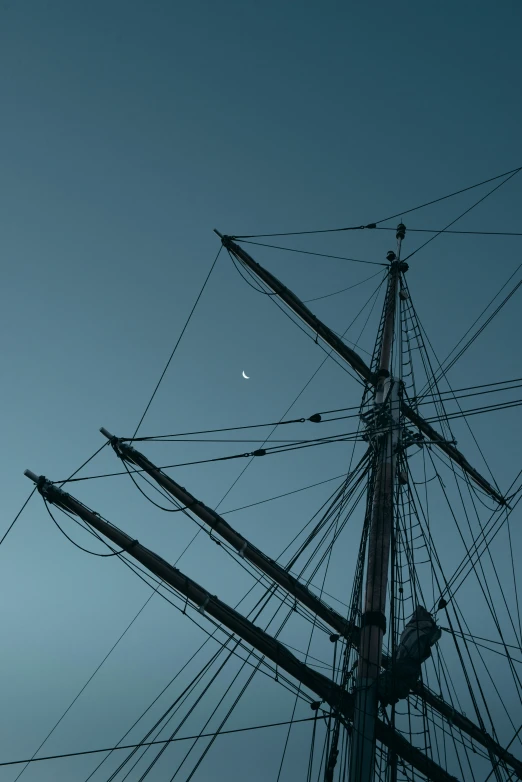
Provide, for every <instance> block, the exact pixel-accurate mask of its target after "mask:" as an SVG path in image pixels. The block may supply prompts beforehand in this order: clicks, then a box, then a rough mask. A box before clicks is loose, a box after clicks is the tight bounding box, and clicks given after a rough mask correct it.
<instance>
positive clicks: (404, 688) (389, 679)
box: [378, 606, 441, 706]
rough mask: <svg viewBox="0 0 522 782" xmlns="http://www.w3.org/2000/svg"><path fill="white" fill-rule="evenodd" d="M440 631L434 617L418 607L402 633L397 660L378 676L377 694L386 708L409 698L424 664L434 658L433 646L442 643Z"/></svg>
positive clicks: (390, 662) (389, 663) (391, 662)
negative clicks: (438, 642)
mask: <svg viewBox="0 0 522 782" xmlns="http://www.w3.org/2000/svg"><path fill="white" fill-rule="evenodd" d="M440 636H441V630H440V628H438V627H437V625H436V624H435V620H434V619H433V617H432V615H431V614H430V613H429V611H427V610H426V609H425V608H423V607H422V606H417V608H416V609H415V611H414V612H413V615H412V617H411V619H410V620H409V622H407V624H406V626H405V628H404V630H403V631H402V633H401V639H400V642H399V646H398V648H397V654H396V655H395V658H394V660H393V661H392V660H391V659H390V660H389V661H388V665H387V670H385V671H384V673H383V674H381V676H380V677H379V682H378V693H379V700H380V701H381V703H382V704H383V706H387V705H388V704H390V703H397V701H398V700H400V699H401V698H407V697H408V693H409V692H410V690H411V689H412V687H414V685H415V684H416V682H417V680H418V678H419V676H420V673H421V665H422V663H423V662H425V660H427V659H428V657H430V655H431V647H432V646H433V645H434V644H435V643H436V642H437V641H438V640H439V638H440Z"/></svg>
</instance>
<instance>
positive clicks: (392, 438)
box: [348, 223, 405, 782]
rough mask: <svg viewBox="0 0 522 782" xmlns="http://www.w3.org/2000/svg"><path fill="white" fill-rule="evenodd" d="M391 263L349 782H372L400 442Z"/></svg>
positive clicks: (394, 269) (400, 232)
mask: <svg viewBox="0 0 522 782" xmlns="http://www.w3.org/2000/svg"><path fill="white" fill-rule="evenodd" d="M404 232H405V227H404V225H402V223H401V224H400V225H399V227H398V229H397V242H398V252H397V256H398V258H400V247H401V242H402V239H403V238H404ZM391 260H392V263H391V266H390V271H389V276H388V286H387V292H386V302H385V305H384V306H385V311H384V325H383V334H382V342H381V345H380V357H379V368H378V371H377V383H376V395H375V406H376V409H377V410H378V411H379V415H380V416H383V415H385V416H386V420H387V421H389V425H387V426H386V432H385V434H383V436H382V437H381V438H380V440H378V441H377V444H376V447H377V448H378V449H379V457H378V461H377V464H376V467H375V479H374V481H373V486H374V489H373V498H372V506H371V523H370V535H369V541H368V565H367V570H366V589H365V596H364V604H363V605H364V610H363V615H362V626H361V641H360V645H359V664H358V667H357V681H356V685H355V689H356V697H355V713H354V722H353V726H354V731H353V735H352V744H351V749H350V770H349V775H348V779H349V780H350V782H373V779H374V774H375V740H376V735H375V726H376V721H377V706H378V699H377V682H378V678H379V673H380V669H381V656H382V641H383V637H384V633H385V630H386V613H385V612H386V588H387V582H388V568H389V564H390V562H389V561H390V542H391V534H392V527H393V497H394V491H395V477H396V461H397V446H398V443H399V438H400V406H399V381H397V380H395V379H394V378H392V377H390V369H391V353H392V346H393V338H394V330H395V311H396V307H397V297H398V287H399V275H400V272H401V270H402V268H401V262H400V260H398V259H396V258H395V255H394V254H392V256H391Z"/></svg>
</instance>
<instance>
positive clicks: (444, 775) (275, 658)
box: [25, 470, 458, 782]
mask: <svg viewBox="0 0 522 782" xmlns="http://www.w3.org/2000/svg"><path fill="white" fill-rule="evenodd" d="M25 475H26V476H27V477H28V478H29V479H30V480H32V481H33V482H34V483H35V484H36V485H37V487H38V490H39V492H40V494H42V496H43V497H44V498H45V499H46V500H47V501H48V502H50V503H53V504H55V505H57V506H59V507H61V508H63V509H65V510H67V511H69V512H70V513H73V514H74V515H76V516H78V517H79V518H81V519H82V520H83V521H85V522H86V523H87V524H89V526H91V527H93V528H94V529H95V530H97V531H98V532H100V533H101V534H102V535H104V536H105V537H106V538H108V539H109V540H110V541H111V542H112V543H113V544H114V545H115V546H118V547H119V548H121V549H122V550H123V551H124V552H125V553H127V555H128V556H130V557H132V558H133V559H135V560H137V561H138V562H140V563H141V564H142V565H143V566H144V567H146V568H147V570H149V571H150V572H151V573H153V574H154V575H155V576H157V577H158V578H159V579H161V580H162V581H164V582H165V583H166V584H169V586H171V587H172V588H173V589H175V590H176V591H177V592H179V593H180V594H181V595H183V596H184V597H185V598H186V599H187V600H188V601H190V602H191V603H192V604H193V605H194V606H196V607H197V608H199V609H200V610H201V611H203V612H206V613H208V614H209V616H212V617H213V618H214V619H215V620H217V621H218V622H220V623H221V624H223V625H224V626H225V627H227V628H228V629H229V630H230V631H231V632H233V633H234V634H236V635H238V636H239V637H240V638H242V639H243V640H244V641H246V642H247V643H248V644H249V645H250V646H252V647H253V648H254V649H257V651H258V652H260V653H261V654H262V655H264V656H266V657H268V659H270V660H271V661H272V662H273V663H275V664H276V665H277V666H278V667H279V668H281V669H282V670H284V671H286V673H288V674H289V675H290V676H292V677H293V678H295V679H297V681H300V682H301V683H302V684H303V685H305V686H306V687H307V688H309V689H310V690H311V691H312V692H314V693H315V694H316V695H318V696H319V697H320V698H321V699H322V700H323V701H325V702H326V703H328V704H329V705H330V707H331V708H332V709H333V710H334V711H335V712H337V713H338V714H339V715H340V717H341V718H342V719H343V721H344V724H346V726H347V729H348V730H350V729H351V728H350V722H351V720H352V718H353V709H354V698H353V696H352V695H351V694H350V693H348V692H346V691H345V690H344V689H343V688H342V687H340V686H339V685H338V684H336V683H335V682H333V681H332V680H331V679H328V678H327V677H326V676H323V675H322V674H320V673H318V672H317V671H314V670H313V669H312V668H309V667H308V666H307V665H306V664H305V663H302V662H301V661H300V660H298V659H297V657H295V655H293V654H292V653H291V652H290V651H289V650H288V649H287V648H286V647H285V646H284V645H283V644H282V643H281V642H280V641H277V640H276V639H275V638H273V637H272V636H271V635H269V634H268V633H266V632H265V631H264V630H261V629H260V628H259V627H256V626H255V625H254V624H252V622H250V621H249V620H248V619H246V618H245V617H244V616H242V615H241V614H240V613H239V612H237V611H235V610H234V609H233V608H231V607H230V606H228V605H227V604H226V603H224V602H223V601H221V600H219V598H217V597H216V596H214V595H211V594H210V592H207V590H206V589H204V587H202V586H200V585H199V584H198V583H197V582H195V581H193V580H192V579H190V578H189V577H188V576H186V575H184V574H183V573H182V572H181V571H180V570H178V569H177V568H175V567H173V566H172V565H170V564H169V563H168V562H166V561H165V560H164V559H162V557H160V556H158V555H157V554H155V553H154V552H153V551H151V550H150V549H147V548H146V547H145V546H143V545H141V543H139V542H138V541H137V540H133V538H131V537H130V536H129V535H127V534H126V533H125V532H123V531H122V530H120V529H118V528H117V527H115V526H113V525H112V524H109V523H108V522H106V521H104V520H103V519H102V518H101V517H100V516H99V515H98V514H97V513H94V512H93V511H91V510H90V509H89V508H87V506H85V505H83V503H81V502H80V501H79V500H77V499H75V498H74V497H72V496H71V495H70V494H67V493H66V492H64V491H63V490H62V489H59V488H58V487H57V486H54V485H53V484H52V483H51V482H50V481H48V480H47V479H46V478H45V477H44V476H40V477H38V476H37V475H35V473H33V472H31V471H30V470H26V471H25ZM376 737H377V740H378V741H380V742H381V743H382V744H384V745H385V746H387V747H388V748H389V749H391V750H393V751H394V752H396V753H397V754H398V755H399V756H400V757H402V758H403V760H404V761H405V762H406V763H409V764H411V765H412V766H413V767H414V768H415V769H416V770H417V771H418V772H419V773H421V774H424V775H425V776H426V777H427V778H428V779H430V780H433V782H458V780H457V778H456V777H454V776H452V775H451V774H449V773H448V772H447V771H445V770H444V769H443V768H441V767H440V766H439V765H438V764H437V763H435V762H434V761H433V760H431V759H430V758H428V757H427V756H426V755H424V753H423V752H421V750H419V749H417V747H414V746H413V745H412V744H410V743H409V741H407V740H406V739H405V738H404V737H403V736H401V735H400V734H399V733H398V732H397V731H396V730H394V729H393V728H392V727H391V726H389V725H387V724H385V723H384V722H383V721H382V720H380V719H378V720H377V723H376Z"/></svg>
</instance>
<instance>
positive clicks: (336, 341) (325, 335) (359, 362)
mask: <svg viewBox="0 0 522 782" xmlns="http://www.w3.org/2000/svg"><path fill="white" fill-rule="evenodd" d="M216 233H217V234H218V236H219V237H220V238H221V241H222V243H223V246H224V247H225V248H226V249H227V250H229V252H231V253H232V254H233V255H234V256H235V257H236V258H237V259H238V260H239V261H241V262H242V263H244V264H245V266H248V268H249V269H250V270H251V271H252V272H253V273H254V274H255V275H257V277H259V279H260V280H262V281H263V282H264V283H265V284H266V285H268V287H269V288H271V289H272V290H273V291H274V293H275V294H276V295H277V296H278V297H279V298H280V299H281V301H283V302H284V303H285V304H286V305H287V306H288V307H290V309H291V310H293V312H294V313H295V314H296V315H297V316H298V318H300V319H301V320H302V321H303V322H304V323H306V325H307V326H309V327H310V328H311V329H312V330H313V331H314V332H315V333H316V334H317V336H318V337H320V338H321V339H322V340H323V341H324V342H325V343H326V344H327V345H328V346H329V347H330V348H331V349H332V350H333V351H334V352H335V353H336V354H337V355H338V356H339V357H340V358H342V359H343V361H346V362H347V363H348V364H349V365H350V366H351V367H352V369H354V370H355V371H356V372H357V374H358V375H359V376H360V377H361V378H362V379H363V380H365V381H366V382H367V383H370V384H371V385H376V383H377V378H376V377H375V376H374V374H373V372H372V371H371V369H370V367H369V366H367V364H366V363H365V362H364V360H363V359H362V358H361V357H360V356H359V355H358V354H357V353H356V352H355V351H354V350H352V349H351V348H349V347H348V346H347V345H345V343H344V342H343V341H342V339H340V338H339V337H338V336H337V335H336V334H334V332H333V331H332V330H331V329H329V328H328V326H326V325H325V324H324V323H323V322H322V321H320V320H319V318H317V317H316V316H315V315H314V314H313V313H312V312H311V311H310V310H309V309H308V307H307V306H306V305H305V304H303V302H302V301H301V300H300V299H299V298H298V297H297V296H296V295H295V294H294V293H292V291H291V290H289V289H288V288H287V287H286V286H285V285H283V283H282V282H280V281H279V280H278V279H277V277H274V275H273V274H271V273H270V272H269V271H267V269H265V268H263V266H261V265H260V264H259V263H257V262H256V261H254V259H253V258H252V257H251V256H250V255H249V254H248V253H247V252H245V250H243V248H242V247H240V246H239V245H238V244H237V243H236V242H234V241H233V240H232V238H231V237H230V236H223V234H221V233H219V231H216ZM401 410H402V413H403V414H404V415H405V416H406V418H408V419H409V420H410V421H411V422H412V423H413V424H414V425H415V426H416V427H417V428H418V429H419V430H420V431H421V432H422V433H423V434H425V435H426V436H427V437H428V438H429V439H430V441H433V442H434V443H436V445H437V446H438V447H439V448H440V449H441V450H442V451H443V452H444V453H445V454H446V455H447V456H449V457H450V459H452V460H453V461H454V462H455V463H456V464H458V465H459V467H460V468H461V469H462V470H463V471H464V472H465V473H467V474H468V475H469V477H470V478H471V479H472V480H473V481H474V482H475V483H476V484H477V485H478V486H480V487H481V489H483V490H484V491H485V492H486V493H487V494H489V495H490V496H491V497H493V498H494V499H495V500H496V501H497V502H498V503H499V504H500V505H505V504H506V500H505V498H504V497H503V496H502V495H501V494H500V492H498V491H497V489H495V488H494V487H493V486H491V484H490V483H489V482H488V481H487V480H486V479H485V478H484V477H483V476H482V475H481V474H480V473H479V472H478V471H477V470H475V468H474V467H472V466H471V465H470V464H469V462H468V461H467V459H466V458H465V457H464V456H463V454H461V453H460V451H459V450H458V449H457V448H455V446H454V445H453V444H452V443H449V442H447V440H445V439H444V437H443V436H442V435H441V434H439V433H438V432H437V431H436V430H435V429H434V428H433V427H432V426H431V425H430V424H428V423H427V422H426V421H424V419H423V418H422V417H421V416H419V415H418V414H417V413H415V411H413V410H412V409H411V408H410V407H409V406H408V405H406V404H404V403H402V405H401Z"/></svg>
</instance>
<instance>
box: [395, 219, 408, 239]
mask: <svg viewBox="0 0 522 782" xmlns="http://www.w3.org/2000/svg"><path fill="white" fill-rule="evenodd" d="M405 236H406V226H405V225H404V223H399V225H398V226H397V233H396V238H397V239H400V240H401V241H402V239H404V237H405Z"/></svg>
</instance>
